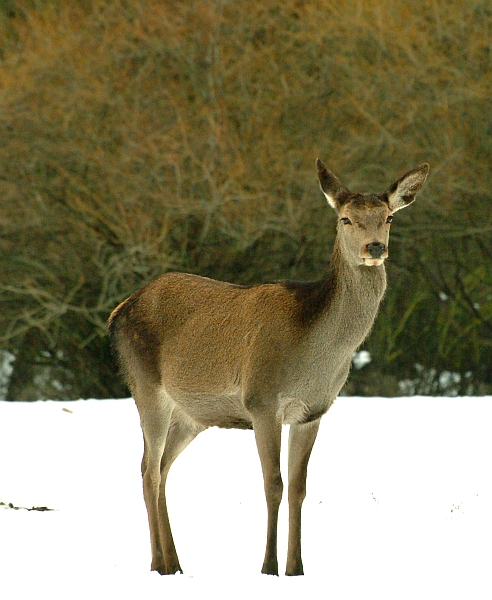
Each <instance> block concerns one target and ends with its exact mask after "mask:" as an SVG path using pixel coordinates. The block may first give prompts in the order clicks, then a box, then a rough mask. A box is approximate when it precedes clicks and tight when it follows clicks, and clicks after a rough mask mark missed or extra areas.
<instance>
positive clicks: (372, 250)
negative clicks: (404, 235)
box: [366, 242, 386, 258]
mask: <svg viewBox="0 0 492 600" xmlns="http://www.w3.org/2000/svg"><path fill="white" fill-rule="evenodd" d="M366 248H367V251H368V252H369V254H370V255H371V258H381V256H383V253H384V251H385V250H386V246H385V245H384V244H380V243H378V242H373V243H372V244H367V246H366Z"/></svg>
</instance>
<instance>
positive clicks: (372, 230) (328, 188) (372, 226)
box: [316, 158, 429, 267]
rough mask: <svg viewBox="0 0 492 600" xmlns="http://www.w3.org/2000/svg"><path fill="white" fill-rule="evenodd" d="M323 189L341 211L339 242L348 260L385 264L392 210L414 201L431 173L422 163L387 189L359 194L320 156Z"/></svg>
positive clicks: (361, 263) (330, 200) (372, 265)
mask: <svg viewBox="0 0 492 600" xmlns="http://www.w3.org/2000/svg"><path fill="white" fill-rule="evenodd" d="M316 166H317V167H318V176H319V181H320V184H321V189H322V191H323V193H324V195H325V196H326V199H327V200H328V202H329V204H330V205H331V206H332V207H333V208H334V209H335V211H336V212H337V214H338V218H339V221H338V235H337V238H338V242H339V244H340V248H341V251H342V253H343V256H344V258H345V259H346V260H348V261H349V262H351V263H352V264H356V265H366V266H368V267H374V266H379V265H382V264H383V262H384V259H385V258H387V257H388V240H389V230H390V223H391V221H392V220H393V213H395V212H396V211H397V210H400V209H401V208H405V207H406V206H408V205H409V204H411V203H412V202H413V201H414V200H415V197H416V195H417V192H419V191H420V189H421V188H422V186H423V185H424V182H425V180H426V178H427V175H428V173H429V165H428V164H427V163H423V164H422V165H420V166H419V167H417V168H416V169H414V170H413V171H409V172H408V173H405V175H403V176H402V177H400V179H398V180H397V181H395V183H393V184H392V185H391V186H390V187H389V188H388V189H387V190H386V191H385V192H382V193H380V194H358V193H354V192H351V191H350V190H348V189H347V188H346V187H345V186H344V185H342V183H341V182H340V180H339V179H338V177H336V176H335V175H334V174H333V173H332V172H331V171H329V170H328V169H327V168H326V166H325V165H324V164H323V162H322V161H321V160H320V159H319V158H318V159H317V161H316Z"/></svg>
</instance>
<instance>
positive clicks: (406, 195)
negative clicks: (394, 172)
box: [386, 163, 429, 212]
mask: <svg viewBox="0 0 492 600" xmlns="http://www.w3.org/2000/svg"><path fill="white" fill-rule="evenodd" d="M428 174H429V165H428V164H427V163H423V164H422V165H420V167H417V168H416V169H413V171H408V173H405V175H403V177H400V179H398V181H395V183H394V184H393V185H392V186H390V187H389V188H388V190H387V191H386V194H387V196H388V204H389V207H390V210H391V211H392V212H395V211H397V210H400V208H405V206H408V205H409V204H411V203H412V202H413V201H414V200H415V196H416V195H417V193H418V192H420V190H421V189H422V186H423V185H424V183H425V180H426V179H427V175H428Z"/></svg>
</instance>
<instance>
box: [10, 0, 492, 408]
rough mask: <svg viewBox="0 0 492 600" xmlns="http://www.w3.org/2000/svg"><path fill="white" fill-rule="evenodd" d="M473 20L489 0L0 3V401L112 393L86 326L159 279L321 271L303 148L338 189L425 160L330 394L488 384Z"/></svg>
mask: <svg viewBox="0 0 492 600" xmlns="http://www.w3.org/2000/svg"><path fill="white" fill-rule="evenodd" d="M491 28H492V9H491V5H490V2H489V1H488V0H469V1H468V2H466V3H464V2H462V1H461V0H447V1H446V2H444V1H443V0H419V1H418V2H417V1H416V0H351V1H349V0H337V1H336V2H335V1H330V0H313V1H302V0H282V2H280V1H278V0H267V1H265V2H261V3H260V2H255V1H252V0H244V1H241V2H237V1H234V0H210V1H205V2H203V1H201V0H200V1H198V0H186V1H174V0H173V1H172V2H171V1H163V0H132V1H130V0H74V1H73V2H62V1H58V0H19V1H16V0H0V207H1V210H0V226H1V233H2V235H1V239H0V273H1V278H0V348H1V349H3V351H4V355H3V356H4V357H5V356H10V355H9V354H5V353H6V352H10V353H11V354H12V355H13V356H15V361H14V362H13V364H12V366H13V373H12V376H11V377H10V379H9V381H8V385H7V388H6V389H7V392H6V393H7V397H8V398H9V399H20V400H31V399H38V398H42V397H50V398H77V397H91V396H92V397H109V396H111V397H114V396H118V395H124V394H126V393H127V392H126V390H125V389H124V388H123V387H122V386H121V382H120V380H119V379H118V377H116V376H115V371H114V366H113V364H112V362H111V359H110V352H109V347H108V341H107V337H106V325H105V322H106V319H107V317H108V315H109V313H110V311H111V310H112V309H113V308H114V306H115V305H116V304H117V303H118V302H119V301H121V300H122V299H124V298H125V297H126V296H128V295H129V294H130V293H131V292H133V291H134V290H135V289H136V288H137V287H139V286H141V285H142V284H143V283H145V282H146V281H148V280H150V279H151V278H153V277H155V276H157V275H159V274H160V273H162V272H164V271H166V270H169V269H172V270H186V271H190V272H195V273H200V274H203V275H207V276H211V277H215V278H220V279H226V280H229V281H234V282H238V283H251V282H256V281H260V280H263V281H264V280H273V279H289V278H290V279H292V278H295V279H306V280H308V279H314V278H320V277H322V276H323V273H324V271H325V268H326V264H327V260H328V258H329V253H330V250H331V247H332V243H333V239H334V224H335V218H334V217H335V215H334V213H332V211H331V210H330V209H329V208H328V207H327V206H326V202H325V201H324V199H323V197H322V195H321V193H320V192H319V189H318V185H317V181H316V173H315V168H314V160H315V158H316V157H317V156H320V157H321V158H322V159H323V160H324V161H325V162H326V163H327V164H328V165H329V166H330V168H331V169H332V170H334V171H335V172H336V173H337V174H338V175H339V176H340V177H341V178H342V180H343V181H344V182H345V184H346V185H347V186H348V187H350V188H352V189H353V190H354V191H380V190H382V189H385V188H386V187H387V186H388V185H389V184H390V183H391V182H392V181H393V180H394V179H396V178H397V177H398V176H400V175H401V174H402V173H403V172H405V171H406V170H408V169H410V168H413V167H415V166H417V165H418V164H420V163H421V162H423V161H428V162H429V163H430V164H431V176H430V179H429V182H428V184H427V185H426V188H425V190H424V191H423V192H422V194H421V195H420V198H419V200H418V202H417V203H416V204H415V205H413V206H412V208H411V209H409V210H408V211H402V212H401V213H398V215H397V218H396V219H395V224H394V226H393V230H392V240H391V262H389V264H388V272H389V280H390V281H389V291H388V294H387V297H386V300H385V302H384V305H383V307H382V310H381V313H380V315H379V317H378V320H377V323H376V326H375V328H374V331H373V333H372V334H371V337H370V338H369V339H368V340H367V342H366V344H365V348H366V349H367V350H368V351H369V352H370V355H371V357H372V362H371V363H370V364H369V365H367V366H365V367H363V368H362V369H360V370H356V369H355V370H354V372H353V374H352V378H351V383H350V384H349V387H348V391H350V392H351V393H359V394H391V395H393V394H399V393H407V394H408V393H410V394H411V393H433V394H439V393H460V394H480V393H485V392H488V393H490V391H491V390H492V335H491V333H492V267H491V264H492V236H491V232H492V211H491V210H490V208H491V200H492V191H491V190H492V176H491V169H490V156H491V151H492V106H491V104H492V89H491V88H492V55H491V48H492V31H491ZM0 358H1V357H0ZM0 383H1V382H0Z"/></svg>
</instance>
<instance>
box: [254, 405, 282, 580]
mask: <svg viewBox="0 0 492 600" xmlns="http://www.w3.org/2000/svg"><path fill="white" fill-rule="evenodd" d="M253 428H254V431H255V437H256V445H257V447H258V454H259V455H260V461H261V468H262V471H263V482H264V486H265V497H266V503H267V510H268V525H267V543H266V551H265V560H264V562H263V568H262V569H261V572H262V573H265V574H267V575H278V560H277V522H278V510H279V506H280V501H281V500H282V491H283V483H282V477H281V475H280V438H281V434H282V424H281V423H280V422H278V419H276V418H275V417H271V418H268V417H266V416H265V415H262V417H261V418H258V419H254V420H253Z"/></svg>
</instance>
